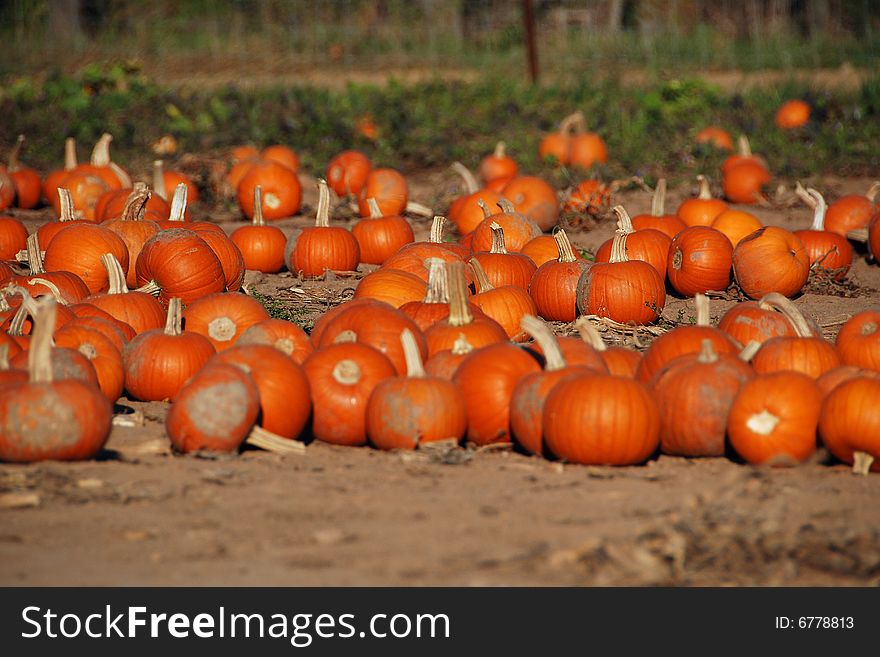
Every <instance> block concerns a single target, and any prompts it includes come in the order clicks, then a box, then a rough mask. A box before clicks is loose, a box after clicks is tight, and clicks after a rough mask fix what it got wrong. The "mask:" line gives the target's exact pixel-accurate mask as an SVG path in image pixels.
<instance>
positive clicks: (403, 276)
mask: <svg viewBox="0 0 880 657" xmlns="http://www.w3.org/2000/svg"><path fill="white" fill-rule="evenodd" d="M425 290H426V285H425V281H423V280H422V279H420V278H419V277H418V276H416V275H415V274H410V273H409V272H405V271H400V270H398V269H378V270H376V271H374V272H371V273H369V274H367V275H366V276H364V277H363V278H362V279H361V281H360V283H359V284H358V286H357V289H356V290H355V291H354V298H355V299H375V300H376V301H384V302H385V303H388V304H390V305H392V306H394V307H395V308H400V307H402V306H403V305H405V304H407V303H413V302H415V301H419V300H420V299H421V298H422V297H424V295H425Z"/></svg>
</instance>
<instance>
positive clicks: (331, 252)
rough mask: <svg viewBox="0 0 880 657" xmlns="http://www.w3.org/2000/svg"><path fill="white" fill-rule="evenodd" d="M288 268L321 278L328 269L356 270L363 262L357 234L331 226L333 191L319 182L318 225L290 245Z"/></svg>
mask: <svg viewBox="0 0 880 657" xmlns="http://www.w3.org/2000/svg"><path fill="white" fill-rule="evenodd" d="M285 260H286V261H287V268H288V269H289V270H290V271H292V272H301V273H302V275H303V276H306V277H311V278H317V277H320V276H323V275H324V272H325V271H326V270H328V269H329V270H331V271H354V270H355V269H357V266H358V262H359V261H360V247H359V246H358V242H357V240H356V239H355V237H354V235H352V234H351V233H350V232H348V231H347V230H345V229H344V228H340V227H338V226H330V190H329V189H328V187H327V183H326V182H325V181H323V180H319V181H318V209H317V213H316V216H315V225H314V226H312V227H308V228H303V229H302V231H300V233H299V235H294V236H292V237H291V238H290V240H289V241H288V243H287V250H286V253H285Z"/></svg>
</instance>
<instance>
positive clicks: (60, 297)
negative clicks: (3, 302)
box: [27, 277, 67, 306]
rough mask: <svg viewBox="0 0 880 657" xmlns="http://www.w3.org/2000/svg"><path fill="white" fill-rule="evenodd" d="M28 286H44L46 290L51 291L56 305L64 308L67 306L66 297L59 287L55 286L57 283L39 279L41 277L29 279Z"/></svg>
mask: <svg viewBox="0 0 880 657" xmlns="http://www.w3.org/2000/svg"><path fill="white" fill-rule="evenodd" d="M27 284H28V285H30V286H31V287H33V286H34V285H42V286H44V287H45V288H46V289H48V290H49V294H51V295H52V298H53V299H55V302H56V303H58V304H60V305H62V306H66V305H67V301H65V300H64V296H63V295H62V294H61V290H59V289H58V286H57V285H55V283H53V282H52V281H50V280H48V279H46V278H39V277H36V278H33V277H32V278H28V280H27Z"/></svg>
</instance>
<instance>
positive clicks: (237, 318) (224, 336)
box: [183, 293, 269, 352]
mask: <svg viewBox="0 0 880 657" xmlns="http://www.w3.org/2000/svg"><path fill="white" fill-rule="evenodd" d="M266 319H269V313H268V312H266V309H265V308H264V307H263V305H262V304H261V303H260V302H259V301H257V300H256V299H253V298H251V297H249V296H247V295H245V294H235V293H217V294H209V295H208V296H206V297H202V298H201V299H196V300H195V301H194V302H193V303H191V304H190V305H189V306H188V307H187V309H186V310H185V311H184V313H183V321H184V323H185V324H184V325H185V326H186V330H187V331H193V332H194V333H200V334H202V335H204V336H205V337H206V338H208V340H210V341H211V344H212V345H214V349H216V350H217V351H218V352H219V351H223V350H224V349H229V348H230V347H231V346H232V345H233V344H235V343H236V340H238V337H239V336H240V335H241V334H242V333H244V331H246V330H247V329H248V328H249V327H251V326H253V325H254V324H256V323H257V322H261V321H263V320H266Z"/></svg>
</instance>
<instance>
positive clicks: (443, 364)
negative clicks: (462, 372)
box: [425, 333, 474, 381]
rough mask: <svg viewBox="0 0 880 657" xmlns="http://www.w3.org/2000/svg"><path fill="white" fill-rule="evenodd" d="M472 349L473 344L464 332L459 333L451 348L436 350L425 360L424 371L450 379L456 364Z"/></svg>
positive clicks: (453, 374)
mask: <svg viewBox="0 0 880 657" xmlns="http://www.w3.org/2000/svg"><path fill="white" fill-rule="evenodd" d="M473 350H474V346H473V345H472V344H471V343H470V342H468V340H467V337H466V336H465V334H464V333H459V334H458V338H456V340H455V344H453V345H452V349H445V350H444V351H438V352H437V353H436V354H434V355H433V356H431V357H430V358H429V359H428V360H426V361H425V371H426V372H427V373H428V375H430V376H436V377H440V378H441V379H446V380H447V381H452V377H453V376H455V372H456V370H457V369H458V366H459V365H461V362H462V361H463V360H464V359H465V357H466V356H467V355H468V354H469V353H471V352H472V351H473Z"/></svg>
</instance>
